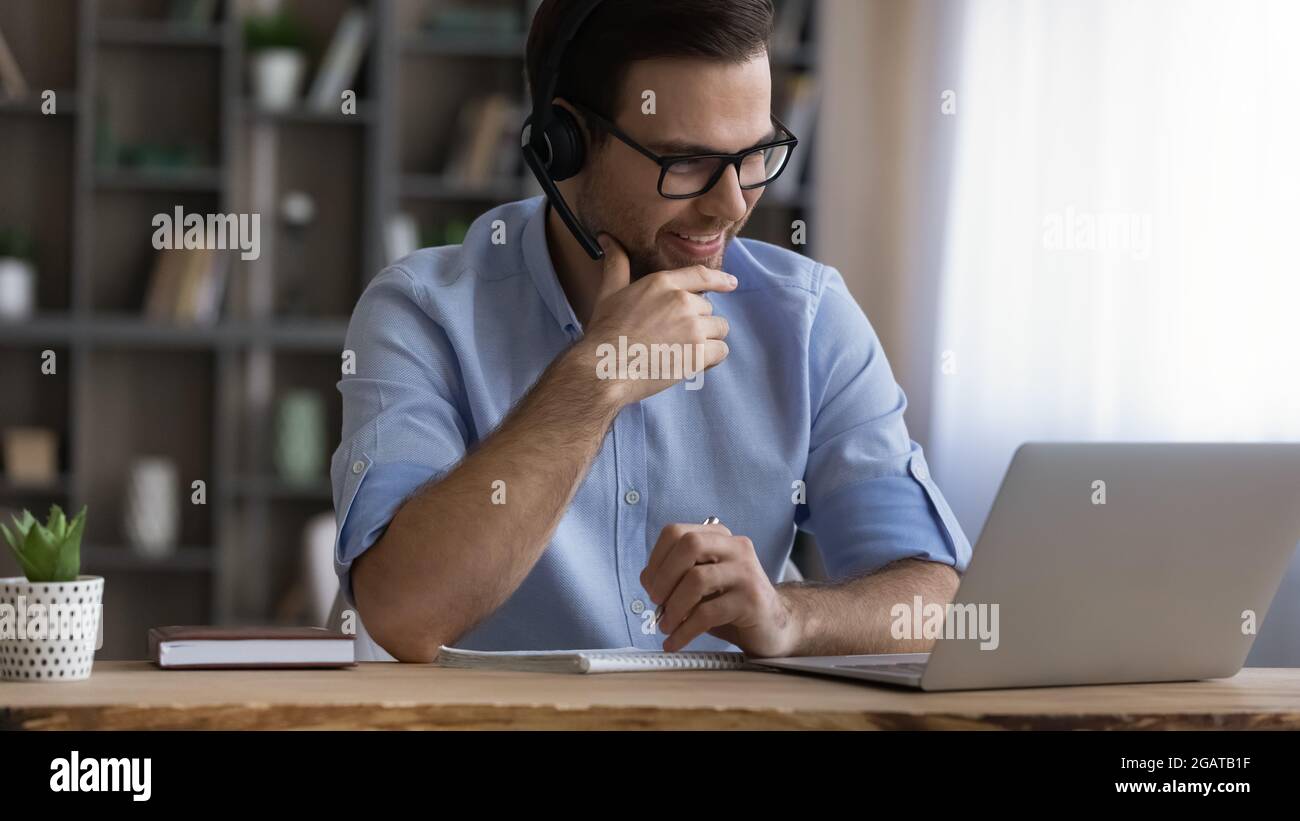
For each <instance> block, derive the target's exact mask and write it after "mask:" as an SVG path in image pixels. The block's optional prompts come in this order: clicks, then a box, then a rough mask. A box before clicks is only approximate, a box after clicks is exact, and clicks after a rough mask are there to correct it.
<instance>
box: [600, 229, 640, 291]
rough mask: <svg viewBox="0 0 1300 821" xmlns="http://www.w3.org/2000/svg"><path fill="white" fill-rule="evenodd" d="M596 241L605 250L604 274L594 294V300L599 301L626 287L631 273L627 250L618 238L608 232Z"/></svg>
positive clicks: (630, 278) (630, 279)
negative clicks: (598, 290)
mask: <svg viewBox="0 0 1300 821" xmlns="http://www.w3.org/2000/svg"><path fill="white" fill-rule="evenodd" d="M596 241H597V242H599V243H600V247H601V248H602V249H603V250H604V251H605V275H604V278H603V279H602V280H601V283H600V292H599V293H598V294H597V295H596V301H597V302H599V301H600V300H602V299H604V298H605V297H607V296H609V295H610V294H612V293H614V292H615V291H620V290H622V289H624V288H626V287H627V286H628V284H629V283H631V281H632V273H631V269H630V266H629V264H628V260H627V252H626V251H624V250H623V246H622V245H620V244H619V242H618V240H616V239H614V238H613V237H611V236H610V235H609V234H601V235H600V236H599V237H597V238H596Z"/></svg>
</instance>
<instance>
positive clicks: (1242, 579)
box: [749, 442, 1300, 690]
mask: <svg viewBox="0 0 1300 821" xmlns="http://www.w3.org/2000/svg"><path fill="white" fill-rule="evenodd" d="M1297 541H1300V443H1285V444H1279V443H1217V442H1216V443H1208V442H1207V443H1133V442H1115V443H1109V442H1107V443H1093V442H1088V443H1026V444H1023V445H1021V446H1020V447H1019V448H1018V449H1017V450H1016V453H1015V455H1014V457H1013V458H1012V460H1011V465H1010V467H1008V468H1007V474H1006V477H1005V478H1004V480H1003V482H1002V486H1001V488H1000V489H999V491H998V495H997V500H996V501H995V502H994V504H993V509H992V511H991V512H990V513H989V517H988V520H987V521H986V522H985V525H984V529H983V531H982V532H981V533H980V537H979V540H978V542H977V544H976V546H975V549H974V551H973V555H972V558H971V561H970V564H969V566H968V567H967V569H966V573H965V574H964V575H963V577H962V579H961V584H960V586H959V588H958V590H957V593H956V595H955V597H954V600H953V606H952V607H949V608H935V607H931V608H930V610H929V611H928V612H925V610H924V608H917V607H916V605H917V604H919V602H916V601H913V602H899V603H896V604H897V605H898V609H897V610H894V611H891V617H894V618H893V621H892V622H891V629H897V630H898V631H899V634H900V635H908V633H907V631H909V630H910V631H912V635H921V636H924V635H925V631H927V630H928V631H929V636H930V637H939V638H936V640H935V643H934V645H933V651H932V652H930V653H895V654H887V655H865V656H804V657H793V658H766V659H749V661H751V662H752V663H754V664H758V665H761V666H763V667H770V668H773V669H778V670H784V671H791V672H797V673H813V674H818V675H827V676H836V677H840V678H849V679H861V680H865V681H873V682H883V683H887V684H895V685H899V686H903V687H914V688H920V689H922V690H976V689H986V688H1015V687H1044V686H1058V685H1081V684H1118V683H1123V682H1156V681H1190V680H1197V679H1210V678H1224V677H1229V676H1233V675H1236V673H1237V672H1238V671H1239V670H1240V669H1241V666H1242V664H1243V663H1244V662H1245V660H1246V655H1247V654H1248V653H1249V652H1250V647H1251V644H1252V643H1253V642H1254V640H1255V634H1256V632H1258V630H1259V629H1260V628H1261V627H1262V626H1263V624H1264V618H1265V615H1266V614H1267V613H1268V607H1269V604H1270V603H1271V602H1272V600H1273V596H1274V594H1275V593H1276V592H1277V589H1278V586H1279V585H1280V584H1281V581H1282V577H1283V575H1284V574H1285V572H1286V569H1287V565H1288V563H1289V562H1290V559H1291V555H1292V553H1293V552H1294V551H1295V549H1296V544H1297ZM981 606H982V607H981ZM995 606H996V607H995ZM939 610H942V612H938V611H939Z"/></svg>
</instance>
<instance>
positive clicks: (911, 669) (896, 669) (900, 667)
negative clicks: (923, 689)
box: [835, 661, 925, 676]
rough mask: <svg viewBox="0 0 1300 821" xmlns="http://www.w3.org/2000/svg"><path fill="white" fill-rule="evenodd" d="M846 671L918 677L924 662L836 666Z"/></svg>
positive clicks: (923, 669)
mask: <svg viewBox="0 0 1300 821" xmlns="http://www.w3.org/2000/svg"><path fill="white" fill-rule="evenodd" d="M835 666H836V667H841V668H843V669H846V670H879V671H881V672H883V673H902V674H904V675H909V676H919V675H921V674H922V673H924V672H925V663H924V662H914V661H900V662H897V663H894V664H837V665H835Z"/></svg>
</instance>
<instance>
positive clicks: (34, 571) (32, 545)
mask: <svg viewBox="0 0 1300 821" xmlns="http://www.w3.org/2000/svg"><path fill="white" fill-rule="evenodd" d="M12 518H13V521H14V530H13V531H10V529H9V528H8V527H5V525H4V524H3V523H0V530H2V531H3V532H4V537H5V541H7V542H8V543H9V547H10V548H11V549H12V550H13V552H14V555H15V556H16V557H17V558H18V564H19V565H20V566H21V567H22V570H23V574H24V575H23V576H14V577H11V578H0V678H4V679H10V680H20V681H40V682H56V681H78V680H81V679H86V678H89V677H90V668H91V666H92V665H93V663H94V661H95V649H96V645H97V643H98V642H97V640H98V636H99V625H100V617H101V606H102V604H103V600H104V579H103V578H102V577H100V576H84V575H81V535H82V533H83V532H84V530H85V525H86V508H85V507H82V509H81V512H80V513H78V514H77V515H76V517H75V518H74V519H73V520H72V521H70V522H69V521H68V519H67V518H66V517H65V516H64V515H63V510H62V509H61V508H60V507H59V506H58V505H51V506H50V515H49V521H48V523H47V524H45V525H42V524H41V523H40V522H38V521H37V520H36V519H35V518H34V517H33V516H32V514H31V513H30V512H28V511H26V510H24V511H23V515H22V518H19V517H17V516H14V517H12ZM6 616H7V619H6V618H5V617H6ZM6 621H7V625H6Z"/></svg>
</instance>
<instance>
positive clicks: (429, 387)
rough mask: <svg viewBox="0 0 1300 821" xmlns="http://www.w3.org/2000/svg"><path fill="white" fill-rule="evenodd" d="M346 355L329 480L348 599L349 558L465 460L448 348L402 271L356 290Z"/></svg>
mask: <svg viewBox="0 0 1300 821" xmlns="http://www.w3.org/2000/svg"><path fill="white" fill-rule="evenodd" d="M348 353H350V354H351V355H352V357H353V358H354V359H353V361H354V364H355V368H354V369H346V368H345V373H344V375H343V378H342V379H340V380H339V382H338V389H339V392H340V393H341V394H342V395H343V432H342V440H341V442H340V444H339V446H338V448H337V450H335V452H334V455H333V457H332V459H331V461H330V478H331V482H332V485H333V493H334V515H335V524H336V535H335V542H334V570H335V572H336V573H337V574H338V577H339V588H340V590H341V591H342V593H343V596H344V599H345V600H346V601H347V602H348V604H349V605H355V603H356V602H355V600H354V598H353V595H352V579H351V569H352V563H353V562H354V561H356V559H357V557H358V556H360V555H361V554H363V553H364V552H365V551H366V550H368V549H369V548H370V547H371V546H372V545H373V544H374V543H375V542H376V541H378V540H379V538H380V537H381V536H382V535H383V533H384V531H385V530H386V529H387V527H388V524H389V522H391V521H392V518H393V516H394V515H395V514H396V513H397V510H398V509H399V508H400V507H401V506H402V504H403V503H404V502H405V501H406V499H407V498H409V496H410V495H411V494H412V493H414V492H415V491H416V490H418V489H419V488H420V487H421V486H423V485H424V484H426V483H428V482H430V481H435V480H437V479H438V478H440V477H441V476H442V475H443V474H445V473H447V472H448V471H449V470H451V468H452V467H454V466H455V464H456V463H457V462H458V461H460V459H461V458H463V457H464V455H465V452H466V447H467V446H466V443H467V441H468V440H469V433H468V429H467V426H466V422H465V418H466V414H465V413H464V411H463V402H462V401H461V400H460V398H459V397H461V396H462V393H463V392H462V390H461V385H460V376H459V370H458V367H457V364H456V358H455V355H454V353H453V351H452V348H451V344H450V342H449V341H448V339H447V336H446V333H445V332H444V331H443V330H442V328H440V327H438V325H437V323H436V322H435V321H434V320H433V319H432V318H431V317H430V316H429V314H428V312H426V311H425V310H424V307H423V303H422V298H421V291H420V290H419V289H418V287H417V285H416V283H415V281H414V279H413V278H412V277H411V275H410V274H409V273H408V272H406V271H405V270H404V269H401V268H396V267H394V268H388V269H385V270H384V271H383V272H381V273H380V274H379V275H378V276H376V277H375V279H374V280H372V281H371V283H370V284H369V285H368V286H367V288H366V290H365V291H364V292H363V293H362V295H361V298H360V299H359V300H358V302H357V306H356V309H355V310H354V311H353V313H352V319H351V322H350V323H349V325H348V332H347V341H346V344H345V356H346V355H347V354H348ZM353 370H354V371H355V372H352V371H353Z"/></svg>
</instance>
